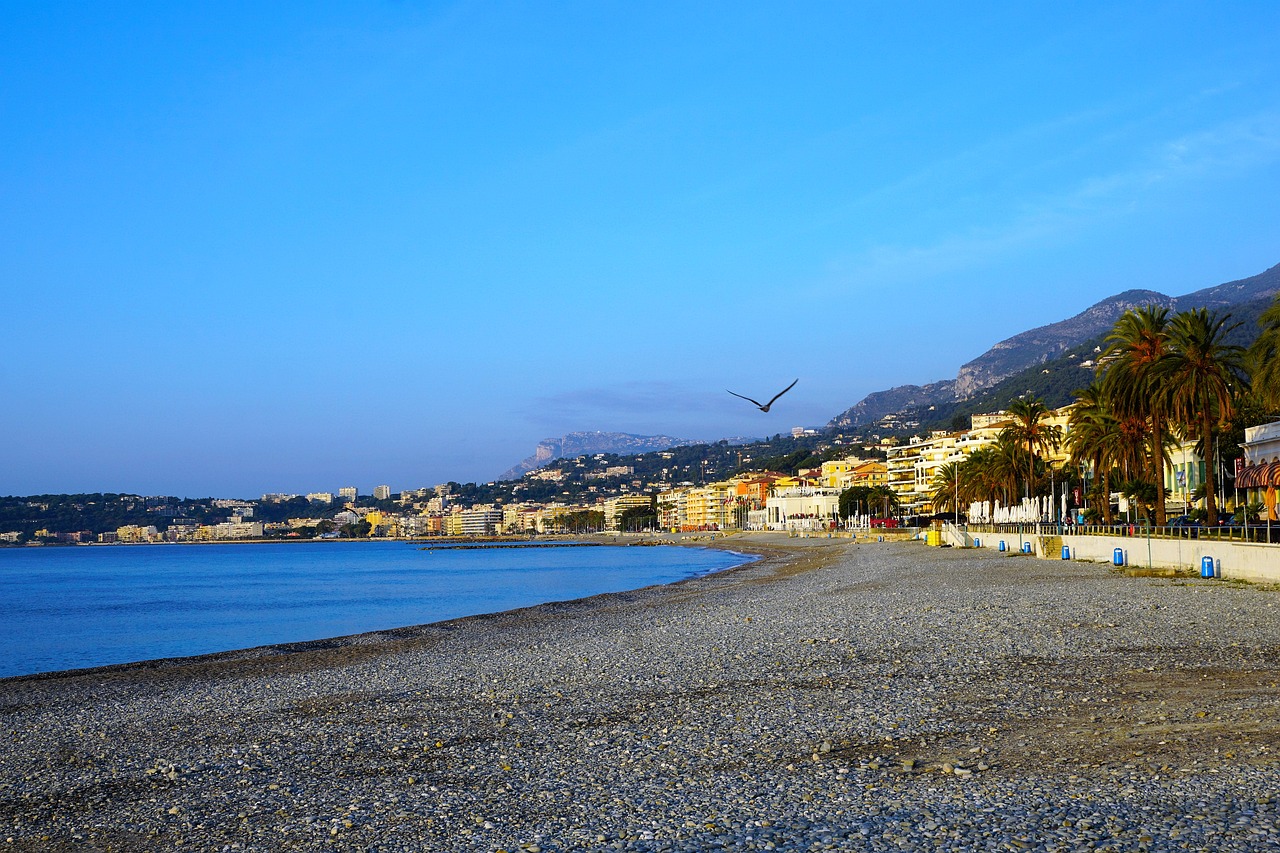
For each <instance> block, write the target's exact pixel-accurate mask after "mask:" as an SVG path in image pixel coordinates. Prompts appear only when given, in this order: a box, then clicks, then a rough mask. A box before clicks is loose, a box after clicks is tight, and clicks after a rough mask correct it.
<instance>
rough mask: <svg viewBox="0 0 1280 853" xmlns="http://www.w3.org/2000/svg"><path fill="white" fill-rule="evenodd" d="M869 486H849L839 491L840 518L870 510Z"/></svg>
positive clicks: (870, 490)
mask: <svg viewBox="0 0 1280 853" xmlns="http://www.w3.org/2000/svg"><path fill="white" fill-rule="evenodd" d="M871 492H872V489H871V487H870V486H850V487H849V488H847V489H845V490H844V491H843V492H841V493H840V499H839V501H840V502H839V505H838V506H839V512H840V517H841V518H848V517H849V516H851V515H860V514H862V513H870V512H871Z"/></svg>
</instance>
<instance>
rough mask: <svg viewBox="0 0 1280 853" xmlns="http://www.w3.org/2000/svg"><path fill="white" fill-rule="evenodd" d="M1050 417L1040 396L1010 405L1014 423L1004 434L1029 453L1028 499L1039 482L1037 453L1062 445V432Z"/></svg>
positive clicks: (1023, 399) (1004, 430) (1015, 401)
mask: <svg viewBox="0 0 1280 853" xmlns="http://www.w3.org/2000/svg"><path fill="white" fill-rule="evenodd" d="M1050 414H1051V412H1050V411H1049V409H1048V408H1047V407H1046V406H1045V404H1044V402H1043V401H1041V400H1040V399H1039V398H1037V397H1029V398H1021V399H1017V400H1014V401H1013V403H1011V404H1010V405H1009V415H1010V416H1011V417H1012V418H1013V423H1011V424H1010V425H1009V426H1007V427H1005V428H1004V429H1003V430H1002V431H1001V433H1002V434H1008V436H1009V438H1010V439H1011V440H1013V441H1015V442H1017V443H1018V444H1020V445H1022V446H1023V447H1025V448H1026V450H1027V497H1030V496H1031V490H1032V488H1033V484H1034V483H1035V465H1036V451H1037V450H1041V451H1047V450H1057V449H1058V446H1059V445H1061V444H1062V429H1061V428H1060V427H1057V426H1053V425H1051V424H1049V423H1046V421H1047V420H1048V418H1049V415H1050Z"/></svg>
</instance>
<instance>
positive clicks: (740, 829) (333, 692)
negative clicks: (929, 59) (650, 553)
mask: <svg viewBox="0 0 1280 853" xmlns="http://www.w3.org/2000/svg"><path fill="white" fill-rule="evenodd" d="M705 542H706V539H705V538H704V539H703V540H702V542H701V543H700V544H705ZM716 544H717V545H723V546H724V547H730V548H739V549H755V550H759V551H762V552H764V553H766V554H767V557H766V559H764V560H761V561H759V562H756V563H753V564H750V565H747V566H744V567H741V568H739V569H735V570H731V571H728V572H724V573H722V574H719V575H716V576H712V577H707V578H699V579H694V580H689V581H684V582H681V583H678V584H674V585H671V586H666V587H653V588H648V589H644V590H639V591H636V592H631V593H622V594H611V595H604V596H597V597H595V598H591V599H586V600H584V601H580V602H570V603H563V604H551V605H543V606H540V607H534V608H529V609H526V610H520V611H513V612H510V613H505V614H498V615H493V616H482V617H473V618H468V619H461V620H456V621H453V622H447V623H440V624H437V625H430V626H423V627H416V628H405V629H401V630H397V631H389V632H382V633H379V634H373V635H364V636H360V637H355V638H348V639H342V640H336V641H328V642H322V643H312V644H299V645H296V646H292V647H283V648H268V649H262V650H252V651H249V652H243V653H232V654H226V655H216V656H210V657H207V658H201V659H190V660H187V661H176V662H159V663H155V664H139V665H131V666H124V667H114V668H108V669H103V670H92V671H82V672H79V673H68V674H62V675H53V676H47V677H37V676H32V677H25V678H17V679H8V680H4V681H0V732H2V733H3V736H4V746H3V748H2V749H0V841H6V842H7V843H6V844H4V849H11V850H21V851H59V850H68V851H69V850H77V851H80V850H104V851H105V850H119V851H150V850H155V851H160V850H165V851H169V850H175V849H195V850H224V849H231V850H260V851H274V850H335V851H374V850H378V851H423V850H431V851H453V850H457V851H472V850H475V851H495V850H506V851H516V850H524V851H552V850H644V851H659V850H661V851H669V850H679V851H695V850H708V849H728V850H772V849H779V850H823V849H834V850H893V851H897V850H931V849H947V850H1020V849H1032V850H1064V851H1076V850H1089V849H1099V850H1102V849H1111V850H1126V851H1128V850H1134V851H1136V850H1183V849H1187V850H1206V851H1209V850H1212V851H1231V850H1238V851H1254V850H1260V849H1273V848H1275V847H1276V846H1277V845H1280V817H1278V816H1277V803H1275V802H1273V801H1272V799H1271V797H1272V796H1273V795H1275V793H1276V791H1277V790H1278V789H1280V761H1278V754H1280V607H1278V605H1280V593H1277V592H1276V591H1275V590H1274V589H1272V588H1269V587H1261V586H1252V585H1248V584H1242V583H1227V582H1223V581H1213V580H1200V579H1198V578H1188V577H1176V578H1155V577H1141V578H1136V577H1129V576H1126V575H1124V574H1122V573H1118V572H1116V571H1114V570H1113V569H1112V568H1111V567H1109V566H1106V565H1099V564H1089V563H1080V562H1072V561H1067V562H1062V561H1046V560H1038V559H1034V558H1031V557H1026V558H1022V557H1008V556H1002V555H995V554H992V553H989V552H984V551H978V550H960V549H942V548H929V547H926V546H924V545H923V544H921V543H918V542H901V543H899V542H886V543H869V544H850V543H849V542H848V540H839V539H834V540H826V539H802V540H788V539H787V538H786V537H785V536H769V535H760V536H752V535H734V536H729V537H723V538H718V539H717V540H716Z"/></svg>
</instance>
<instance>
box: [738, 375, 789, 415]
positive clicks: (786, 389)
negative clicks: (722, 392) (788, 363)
mask: <svg viewBox="0 0 1280 853" xmlns="http://www.w3.org/2000/svg"><path fill="white" fill-rule="evenodd" d="M799 381H800V377H798V376H797V377H796V380H795V382H792V383H791V384H790V385H788V386H787V387H786V388H783V389H782V390H781V391H779V392H778V393H777V394H774V395H773V399H772V400H770V401H769V402H767V403H765V404H764V408H765V409H766V410H767V409H768V408H769V407H770V406H772V405H773V404H774V403H776V402H777V400H778V398H779V397H781V396H782V395H783V394H785V393H787V392H788V391H790V390H791V389H792V388H794V387H796V382H799ZM729 393H731V394H732V393H733V392H732V391H730V392H729ZM756 405H757V406H758V405H760V404H759V403H756Z"/></svg>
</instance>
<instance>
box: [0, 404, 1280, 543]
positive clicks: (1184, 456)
mask: <svg viewBox="0 0 1280 853" xmlns="http://www.w3.org/2000/svg"><path fill="white" fill-rule="evenodd" d="M1075 409H1076V406H1075V405H1072V406H1067V407H1063V408H1060V409H1056V410H1052V411H1049V412H1048V413H1047V414H1046V416H1045V418H1044V419H1043V425H1044V426H1045V427H1046V429H1048V430H1057V431H1058V432H1059V434H1060V435H1061V436H1062V438H1061V439H1060V441H1059V442H1058V443H1057V444H1056V445H1053V446H1051V447H1050V448H1048V449H1047V451H1046V453H1045V457H1044V459H1043V460H1039V462H1040V464H1044V465H1045V466H1046V469H1047V470H1049V471H1051V472H1055V473H1056V476H1057V479H1056V482H1054V483H1051V484H1050V485H1049V488H1050V489H1051V490H1052V492H1053V499H1052V500H1050V501H1049V502H1048V506H1047V507H1046V508H1043V509H1039V510H1038V511H1039V512H1041V513H1042V514H1043V516H1044V517H1043V519H1040V518H1037V520H1045V521H1051V520H1052V521H1070V522H1073V523H1083V522H1084V521H1085V520H1086V513H1087V511H1088V508H1087V506H1085V504H1086V503H1087V496H1086V495H1084V494H1082V492H1081V487H1082V484H1084V483H1087V482H1088V480H1089V474H1090V472H1089V470H1088V469H1087V467H1085V469H1084V470H1081V466H1079V465H1077V460H1075V459H1073V455H1072V453H1071V450H1070V448H1071V447H1072V442H1071V440H1070V437H1071V431H1072V426H1073V422H1072V413H1073V411H1074V410H1075ZM1014 423H1015V421H1014V417H1013V416H1012V415H1010V413H1009V412H993V413H990V414H984V415H975V416H973V417H972V423H971V426H970V428H969V429H967V430H961V431H942V430H938V431H934V432H932V433H931V434H928V435H924V436H913V437H910V438H909V439H907V440H905V441H899V440H898V439H896V438H888V439H886V440H884V441H883V442H881V443H880V444H878V445H876V446H874V447H871V448H866V451H869V452H865V453H852V454H847V455H840V456H838V457H837V458H834V459H829V460H826V461H823V462H822V463H821V464H820V465H818V466H815V467H812V468H800V469H798V470H797V472H796V473H794V474H789V473H780V472H776V471H767V470H764V471H743V472H739V473H735V474H733V475H732V476H728V477H725V478H724V479H719V480H715V481H712V482H705V483H693V482H687V481H685V482H678V483H674V484H664V483H653V482H645V481H643V480H639V479H635V478H634V477H633V474H634V468H633V467H632V466H627V465H610V466H605V467H603V468H600V469H599V470H592V471H590V472H589V473H588V474H586V475H585V476H586V478H588V479H591V480H594V481H595V482H596V483H598V484H599V485H598V486H597V491H596V493H595V496H594V498H593V499H591V500H589V501H588V500H584V501H575V502H558V501H549V502H545V503H543V502H537V503H536V502H526V501H513V502H508V503H505V504H504V503H498V502H494V503H466V502H463V501H460V500H458V499H457V497H456V496H455V495H454V485H453V484H440V485H437V486H433V487H427V488H419V489H414V490H404V491H400V492H399V493H395V494H393V492H392V490H391V487H390V486H388V485H378V486H375V487H374V488H373V489H372V490H370V492H369V493H367V494H362V493H361V492H360V491H359V489H358V488H357V487H355V486H346V487H342V488H339V489H337V490H336V491H334V492H312V493H308V494H305V495H293V494H264V495H263V496H262V497H261V498H260V499H259V500H257V501H252V500H237V499H213V500H211V501H210V502H209V505H210V507H211V508H212V509H214V510H217V511H220V512H222V513H225V518H223V519H222V520H219V521H212V522H210V523H201V522H199V521H197V520H195V519H191V518H185V517H183V516H182V515H180V514H176V513H177V510H175V508H174V507H173V505H172V504H173V501H172V500H171V499H164V498H145V497H136V498H135V499H136V500H137V501H138V502H140V503H142V504H144V505H145V504H150V506H149V507H148V510H149V511H152V512H155V513H157V514H158V515H160V516H161V518H158V519H157V521H156V522H155V523H153V524H146V525H143V524H126V525H121V526H119V527H117V528H115V529H113V530H101V531H92V530H85V531H51V530H49V529H47V528H43V527H42V528H38V529H36V530H34V531H32V533H31V535H27V534H24V532H23V531H19V530H11V531H0V541H4V542H7V543H10V544H18V543H22V542H48V543H57V542H61V543H77V544H86V543H104V544H107V543H128V544H145V543H165V542H169V543H175V542H213V541H244V540H262V539H294V540H296V539H302V538H307V539H314V538H321V539H324V538H333V539H336V538H392V539H422V538H429V537H450V538H462V537H495V536H529V535H564V534H566V533H581V532H599V531H604V532H619V531H621V532H626V531H640V530H655V529H656V530H663V531H677V532H693V531H739V530H741V531H760V530H769V531H810V532H812V531H832V530H843V529H849V528H870V527H886V526H887V527H895V526H897V525H898V523H899V519H909V518H915V519H919V518H921V517H926V516H932V515H936V514H940V513H947V512H954V511H955V510H956V508H957V507H956V503H955V500H954V498H955V495H953V494H951V493H949V492H948V491H947V489H946V488H945V487H946V486H947V484H948V483H951V480H949V479H947V478H948V476H949V474H948V472H949V471H951V470H955V469H956V468H958V467H959V466H961V465H963V464H964V463H965V462H967V461H969V460H972V459H973V458H974V456H975V454H980V452H981V451H983V450H984V448H985V449H987V450H988V452H989V451H990V450H991V449H994V448H997V447H999V445H1000V443H1001V437H1002V436H1005V437H1006V438H1007V437H1008V436H1009V434H1010V429H1011V428H1012V427H1013V426H1014ZM802 432H803V430H802V428H797V429H796V430H795V433H796V435H797V436H799V435H800V434H801V433H802ZM1245 439H1246V440H1245V441H1244V442H1243V443H1242V444H1241V446H1240V450H1241V453H1240V455H1239V456H1238V457H1237V458H1238V459H1239V463H1238V464H1235V465H1233V467H1232V469H1231V470H1224V472H1223V473H1224V475H1225V476H1224V477H1222V478H1220V480H1219V482H1221V483H1229V484H1231V486H1230V494H1229V495H1227V494H1225V493H1224V495H1223V498H1224V501H1223V505H1224V506H1225V507H1227V508H1228V509H1230V510H1232V511H1234V510H1235V508H1236V507H1237V506H1239V507H1247V506H1255V507H1257V506H1261V507H1262V508H1263V509H1262V510H1261V512H1260V514H1258V517H1259V519H1260V520H1262V521H1265V520H1266V519H1267V518H1268V517H1269V518H1271V519H1273V520H1274V519H1275V517H1276V516H1275V512H1276V496H1275V489H1274V487H1273V486H1271V485H1270V484H1268V483H1267V482H1265V481H1266V478H1267V476H1268V474H1269V473H1270V471H1271V468H1272V466H1273V464H1274V462H1275V460H1276V459H1278V458H1280V421H1276V422H1272V423H1267V424H1263V425H1260V426H1256V427H1250V428H1248V429H1247V430H1246V435H1245ZM817 447H818V448H819V449H820V450H825V451H830V450H832V449H835V450H838V449H839V448H838V446H836V447H833V446H832V445H829V444H819V445H817ZM657 455H658V456H659V457H662V456H664V455H665V456H670V455H671V454H670V453H666V452H662V451H660V452H658V454H657ZM605 461H608V460H605V455H604V454H598V455H596V456H589V457H579V458H577V459H572V460H557V462H556V463H553V464H549V465H548V466H545V467H543V468H539V469H536V470H534V471H530V472H528V473H527V474H525V477H524V479H527V480H529V481H541V482H551V483H555V482H560V481H563V480H565V479H566V478H567V477H569V476H571V475H570V473H569V471H570V470H572V469H573V468H587V467H589V466H591V465H592V463H603V462H605ZM949 466H950V467H949ZM1205 473H1206V472H1205V461H1204V460H1203V459H1202V458H1201V457H1200V455H1199V453H1198V452H1197V448H1196V442H1195V441H1191V440H1181V441H1179V442H1178V443H1177V444H1176V445H1175V446H1174V448H1173V450H1172V452H1171V453H1169V454H1168V459H1167V460H1166V464H1165V467H1164V472H1163V479H1164V483H1165V489H1166V491H1167V494H1168V502H1167V512H1168V513H1169V514H1170V516H1171V517H1172V516H1177V517H1190V515H1191V514H1192V513H1194V512H1195V510H1196V506H1195V505H1196V503H1197V501H1198V500H1200V499H1201V498H1202V497H1203V484H1204V482H1205ZM940 486H941V487H942V488H940ZM842 495H843V496H845V499H844V500H843V501H842V500H841V496H842ZM1198 496H1199V497H1198ZM1125 503H1127V502H1125ZM299 505H303V506H306V507H308V508H310V509H311V510H313V511H312V512H311V513H310V514H301V515H296V516H290V517H288V518H285V519H283V520H276V521H264V520H263V518H262V516H264V515H266V516H271V515H278V512H276V513H272V510H278V508H281V507H286V506H288V507H297V506H299ZM1124 505H1125V504H1124V503H1122V504H1121V506H1122V507H1123V506H1124ZM959 509H960V512H961V513H962V514H963V515H964V516H965V517H966V518H969V517H971V516H976V515H981V513H982V510H981V508H980V507H976V506H973V505H968V506H961V507H959Z"/></svg>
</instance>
